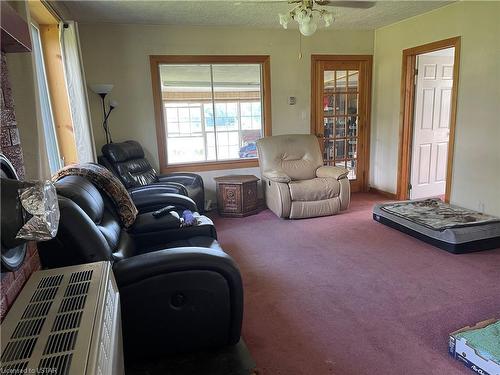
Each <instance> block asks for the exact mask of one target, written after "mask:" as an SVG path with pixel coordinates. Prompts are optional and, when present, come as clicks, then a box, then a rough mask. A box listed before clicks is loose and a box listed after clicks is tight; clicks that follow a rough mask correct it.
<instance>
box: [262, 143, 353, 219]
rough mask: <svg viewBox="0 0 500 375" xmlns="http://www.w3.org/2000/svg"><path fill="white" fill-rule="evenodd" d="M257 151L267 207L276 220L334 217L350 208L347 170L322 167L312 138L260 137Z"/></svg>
mask: <svg viewBox="0 0 500 375" xmlns="http://www.w3.org/2000/svg"><path fill="white" fill-rule="evenodd" d="M257 150H258V152H259V164H260V171H261V174H262V182H263V186H264V194H265V198H266V203H267V207H268V208H269V209H270V210H271V211H273V212H274V213H275V214H276V215H278V216H279V217H283V218H290V219H300V218H306V217H314V216H326V215H333V214H335V213H337V212H339V211H341V210H345V209H347V207H348V206H349V202H350V195H351V189H350V185H349V179H348V178H347V173H348V170H347V169H345V168H341V167H331V166H323V157H322V155H321V150H320V148H319V144H318V140H317V138H316V137H315V136H314V135H309V134H291V135H278V136H273V137H267V138H262V139H259V140H258V141H257Z"/></svg>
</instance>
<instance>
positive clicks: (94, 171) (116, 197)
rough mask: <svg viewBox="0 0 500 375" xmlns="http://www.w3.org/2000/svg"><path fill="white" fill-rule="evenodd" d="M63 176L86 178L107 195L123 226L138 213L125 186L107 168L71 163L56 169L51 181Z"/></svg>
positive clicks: (131, 220)
mask: <svg viewBox="0 0 500 375" xmlns="http://www.w3.org/2000/svg"><path fill="white" fill-rule="evenodd" d="M65 176H81V177H84V178H86V179H88V180H89V181H90V182H92V183H93V184H94V185H95V186H96V187H97V188H98V189H99V190H102V191H103V192H104V193H105V194H106V195H107V196H108V197H109V199H110V200H111V202H112V203H113V205H114V206H115V208H116V210H117V212H118V215H119V216H120V221H121V222H122V224H123V226H124V227H125V228H128V227H130V226H131V225H132V224H134V222H135V218H136V216H137V213H138V211H137V207H136V206H135V204H134V202H133V201H132V198H130V195H129V193H128V191H127V189H125V186H123V184H122V183H121V182H120V180H118V178H116V177H115V175H113V173H111V172H110V171H109V170H107V169H106V168H104V167H103V166H101V165H99V164H95V163H83V164H71V165H68V166H66V167H64V168H62V169H60V170H59V171H57V172H56V173H55V174H54V176H52V181H53V182H56V181H58V180H60V179H61V178H63V177H65Z"/></svg>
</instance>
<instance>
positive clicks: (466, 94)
mask: <svg viewBox="0 0 500 375" xmlns="http://www.w3.org/2000/svg"><path fill="white" fill-rule="evenodd" d="M499 25H500V2H481V1H462V2H457V3H454V4H451V5H448V6H446V7H443V8H439V9H437V10H435V11H432V12H430V13H426V14H424V15H420V16H417V17H414V18H411V19H408V20H405V21H401V22H399V23H396V24H393V25H390V26H387V27H384V28H381V29H378V30H376V31H375V52H374V75H373V101H372V135H371V162H370V166H371V171H370V185H371V186H373V187H376V188H378V189H382V190H385V191H390V192H395V191H396V179H397V166H398V145H399V128H400V123H399V111H400V87H401V57H402V51H403V49H406V48H411V47H415V46H419V45H422V44H426V43H430V42H433V41H437V40H441V39H446V38H450V37H454V36H461V37H462V48H461V61H460V79H459V88H458V105H457V110H458V111H457V124H456V137H455V158H454V164H453V179H452V191H451V202H452V203H456V204H459V205H461V206H465V207H468V208H472V209H479V210H483V207H484V211H485V212H488V213H491V214H494V215H498V216H500V73H499V71H500V26H499Z"/></svg>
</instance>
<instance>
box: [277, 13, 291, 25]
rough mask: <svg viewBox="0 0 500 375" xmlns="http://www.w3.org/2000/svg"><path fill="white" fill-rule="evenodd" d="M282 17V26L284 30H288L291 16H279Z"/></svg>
mask: <svg viewBox="0 0 500 375" xmlns="http://www.w3.org/2000/svg"><path fill="white" fill-rule="evenodd" d="M279 17H280V25H281V26H283V28H284V29H287V28H288V22H290V14H279Z"/></svg>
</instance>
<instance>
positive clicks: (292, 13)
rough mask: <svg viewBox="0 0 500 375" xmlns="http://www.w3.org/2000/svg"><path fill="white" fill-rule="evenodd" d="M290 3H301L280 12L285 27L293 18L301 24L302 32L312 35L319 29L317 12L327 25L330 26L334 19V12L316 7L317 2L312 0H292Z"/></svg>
mask: <svg viewBox="0 0 500 375" xmlns="http://www.w3.org/2000/svg"><path fill="white" fill-rule="evenodd" d="M289 1H290V0H289ZM290 3H299V5H297V6H295V7H294V8H293V9H291V10H289V11H288V13H285V14H283V13H280V14H279V20H280V25H281V26H283V28H284V29H287V28H288V23H289V22H290V21H291V20H292V19H293V20H295V21H297V23H298V24H299V30H300V33H301V34H302V35H304V36H310V35H312V34H314V33H315V32H316V30H317V29H318V25H317V24H316V20H315V17H314V15H315V14H316V15H317V16H318V18H319V19H323V21H324V22H325V26H326V27H328V26H330V25H331V24H332V23H333V21H334V18H333V14H332V13H330V12H328V11H327V10H325V9H321V10H320V9H315V8H314V4H315V2H314V1H312V0H302V1H300V0H299V1H290Z"/></svg>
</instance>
